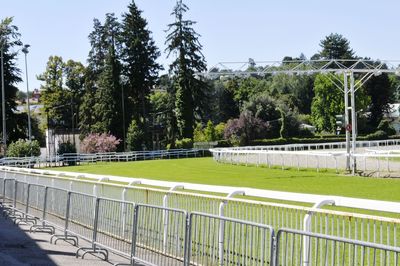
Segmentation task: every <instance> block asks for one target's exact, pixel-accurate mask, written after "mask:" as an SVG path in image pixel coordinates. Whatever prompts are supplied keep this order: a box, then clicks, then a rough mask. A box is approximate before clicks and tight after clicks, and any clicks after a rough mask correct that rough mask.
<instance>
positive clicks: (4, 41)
mask: <svg viewBox="0 0 400 266" xmlns="http://www.w3.org/2000/svg"><path fill="white" fill-rule="evenodd" d="M20 37H21V35H20V33H19V32H18V27H17V26H15V25H13V19H12V18H10V17H6V18H5V19H3V20H1V21H0V48H2V51H3V58H4V59H3V61H4V65H3V66H4V92H5V95H4V96H5V97H4V98H5V107H4V108H5V117H6V130H7V131H6V132H7V141H8V142H12V141H16V140H18V139H20V138H21V139H24V138H26V137H27V126H26V123H25V121H26V119H27V118H26V114H17V113H16V112H15V111H16V109H17V104H16V94H17V91H18V89H17V87H16V84H17V83H19V82H21V77H20V69H18V68H17V66H16V58H17V55H18V54H17V52H15V50H16V48H17V47H19V46H21V45H22V43H21V41H20ZM1 96H2V95H1V90H0V98H1ZM2 116H3V114H2V108H0V117H2ZM2 133H3V132H2Z"/></svg>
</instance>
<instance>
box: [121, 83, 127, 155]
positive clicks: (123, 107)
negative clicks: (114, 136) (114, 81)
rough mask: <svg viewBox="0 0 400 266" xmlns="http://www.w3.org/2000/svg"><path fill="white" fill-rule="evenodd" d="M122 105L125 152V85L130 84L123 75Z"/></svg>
mask: <svg viewBox="0 0 400 266" xmlns="http://www.w3.org/2000/svg"><path fill="white" fill-rule="evenodd" d="M120 82H121V103H122V130H123V134H122V136H123V141H124V151H126V129H125V96H124V85H125V84H126V83H127V82H128V78H127V77H126V76H123V75H121V77H120Z"/></svg>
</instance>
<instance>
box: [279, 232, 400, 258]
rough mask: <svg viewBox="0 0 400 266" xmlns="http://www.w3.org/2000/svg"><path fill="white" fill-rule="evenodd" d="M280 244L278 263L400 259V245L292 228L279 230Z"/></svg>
mask: <svg viewBox="0 0 400 266" xmlns="http://www.w3.org/2000/svg"><path fill="white" fill-rule="evenodd" d="M276 243H277V244H276V246H277V250H276V253H275V254H276V255H275V265H301V264H303V265H399V259H400V248H399V247H389V246H385V245H379V244H373V243H366V242H362V241H356V240H351V239H346V238H340V237H332V236H327V235H323V234H315V233H309V232H304V231H298V230H292V229H280V230H278V232H277V240H276ZM306 247H307V248H306Z"/></svg>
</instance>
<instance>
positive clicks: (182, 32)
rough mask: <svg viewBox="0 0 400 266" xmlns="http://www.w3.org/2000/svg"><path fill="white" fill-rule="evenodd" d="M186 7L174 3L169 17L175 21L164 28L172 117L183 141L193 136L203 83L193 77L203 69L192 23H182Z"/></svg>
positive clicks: (181, 3)
mask: <svg viewBox="0 0 400 266" xmlns="http://www.w3.org/2000/svg"><path fill="white" fill-rule="evenodd" d="M188 10H189V8H188V7H187V6H186V5H185V4H184V3H183V2H182V1H181V0H178V1H177V3H176V5H175V7H174V9H173V12H172V14H171V15H173V16H174V17H175V22H174V23H171V24H169V25H168V30H167V31H168V32H169V33H168V35H167V41H166V44H167V49H166V51H167V53H168V56H170V55H171V53H172V54H174V55H175V57H176V58H175V60H174V61H173V62H172V63H171V65H170V72H171V74H172V75H173V76H174V86H175V116H176V121H177V126H178V130H179V134H180V136H181V137H184V138H192V137H193V129H194V124H195V115H196V112H197V113H200V115H201V109H202V108H201V107H202V103H204V98H205V95H206V93H205V90H206V87H207V86H206V83H205V82H203V81H201V80H199V79H196V78H195V77H194V74H195V73H196V72H202V71H205V70H206V69H207V67H206V63H205V59H204V56H203V54H202V53H201V49H202V45H201V44H200V42H199V36H200V35H199V34H198V33H196V32H195V30H194V29H193V25H194V24H195V22H194V21H191V20H184V19H183V15H184V13H185V12H186V11H188Z"/></svg>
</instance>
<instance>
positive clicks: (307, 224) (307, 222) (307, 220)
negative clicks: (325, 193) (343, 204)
mask: <svg viewBox="0 0 400 266" xmlns="http://www.w3.org/2000/svg"><path fill="white" fill-rule="evenodd" d="M334 204H335V201H334V200H330V199H325V200H321V201H319V202H317V203H315V204H314V206H312V209H319V208H321V207H323V206H324V205H334ZM313 214H314V213H313V212H312V211H309V212H308V213H307V214H306V215H305V216H304V220H303V230H304V231H306V232H311V218H312V215H313ZM309 256H310V238H309V237H306V236H305V237H304V238H303V256H302V259H303V263H302V265H303V266H308V265H309V263H310V262H309Z"/></svg>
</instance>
